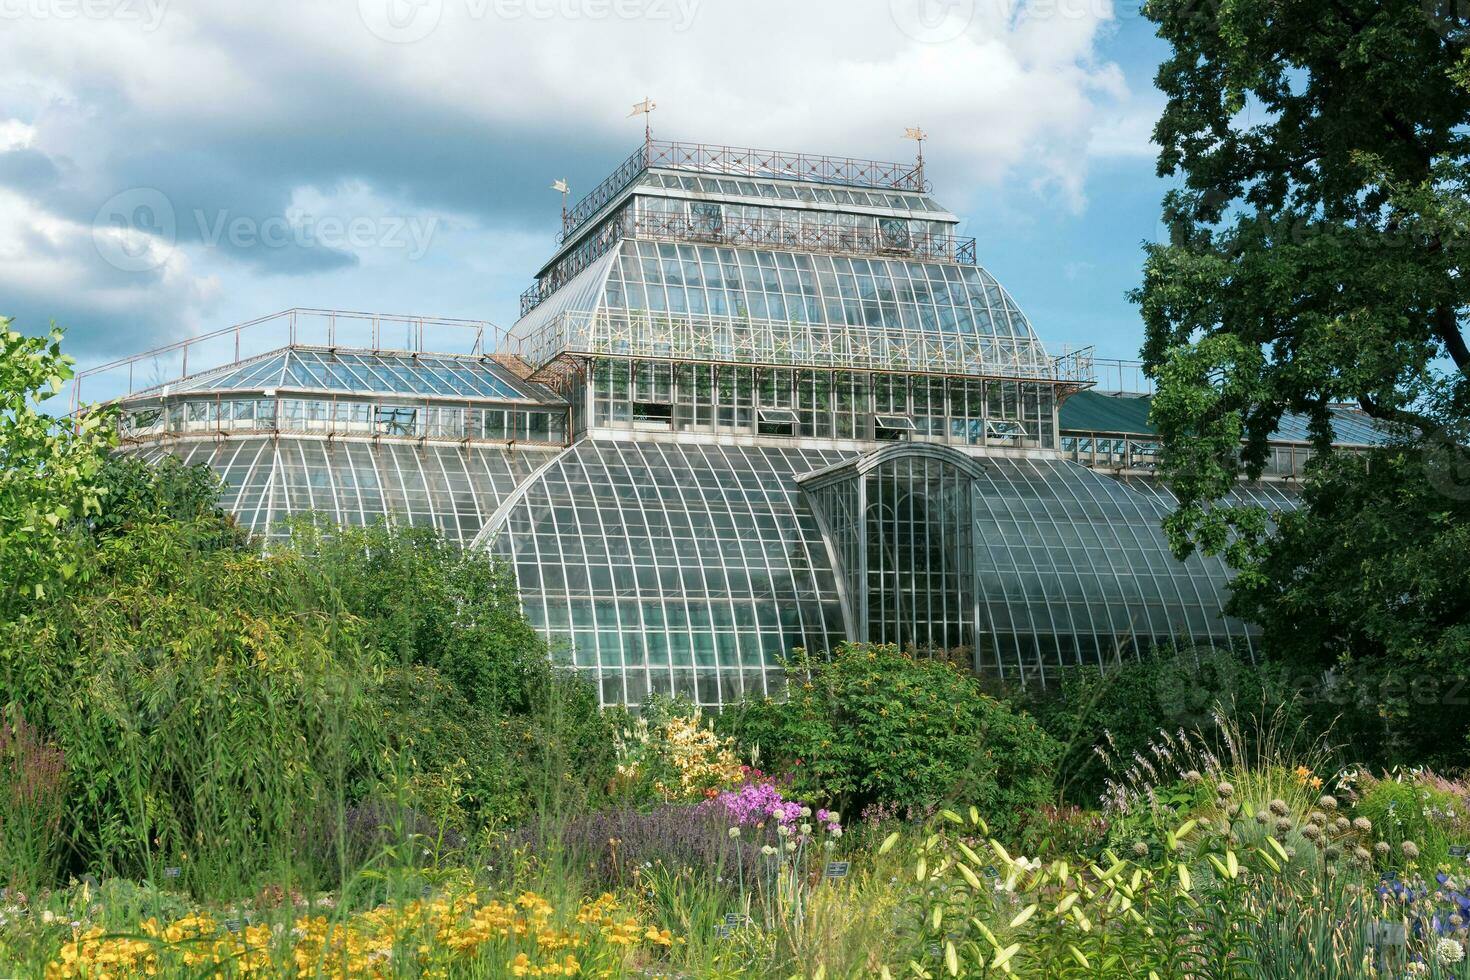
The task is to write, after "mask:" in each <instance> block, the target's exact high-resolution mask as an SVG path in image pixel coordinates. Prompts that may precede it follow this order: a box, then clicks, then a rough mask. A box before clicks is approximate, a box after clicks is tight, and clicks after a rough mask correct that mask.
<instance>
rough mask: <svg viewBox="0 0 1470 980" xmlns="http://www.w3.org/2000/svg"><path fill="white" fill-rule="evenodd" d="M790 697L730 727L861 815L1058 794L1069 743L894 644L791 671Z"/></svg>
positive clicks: (747, 709) (967, 679) (803, 783)
mask: <svg viewBox="0 0 1470 980" xmlns="http://www.w3.org/2000/svg"><path fill="white" fill-rule="evenodd" d="M786 674H787V680H788V698H787V700H786V701H784V702H783V701H775V700H772V699H764V700H761V701H755V702H747V703H744V704H741V705H738V706H736V707H733V708H731V709H728V710H727V711H726V712H725V713H724V714H723V715H722V716H721V724H722V726H723V727H724V728H725V730H727V731H729V732H730V733H732V734H734V735H735V736H736V737H737V739H738V740H739V742H740V744H741V745H742V746H744V747H745V748H746V749H747V751H750V752H753V753H754V752H758V753H759V756H760V758H761V759H762V760H764V761H765V762H766V763H767V768H768V769H772V770H786V771H789V772H790V773H791V775H792V786H791V789H792V792H793V793H794V794H795V795H797V796H799V797H803V798H808V799H814V800H819V801H821V802H826V803H834V804H838V807H837V808H838V809H840V810H843V811H848V812H857V811H859V810H861V809H862V808H863V807H865V806H868V805H870V804H875V803H882V804H889V805H894V806H904V807H923V806H925V805H929V804H932V803H935V802H936V801H939V800H942V799H945V798H946V797H948V796H950V795H951V794H953V793H955V792H962V793H963V794H964V795H965V796H966V797H967V799H973V800H979V801H983V802H984V803H985V805H986V807H987V808H988V810H989V812H992V813H996V814H1003V815H1006V816H1009V815H1011V814H1015V813H1018V812H1019V811H1022V810H1025V809H1029V808H1032V807H1035V806H1037V805H1039V804H1041V803H1043V802H1047V801H1049V800H1051V799H1052V797H1053V795H1054V793H1053V786H1052V778H1053V776H1054V774H1055V770H1056V762H1057V758H1058V756H1059V755H1060V752H1061V748H1060V746H1059V745H1058V743H1057V742H1056V741H1055V740H1054V739H1053V738H1051V736H1049V735H1047V734H1046V733H1045V732H1044V731H1042V730H1041V728H1040V727H1039V726H1038V725H1037V724H1036V722H1035V721H1033V720H1032V719H1031V718H1030V717H1029V716H1028V715H1026V714H1025V713H1023V712H1017V711H1013V710H1012V709H1011V708H1009V707H1008V706H1006V705H1005V704H1004V703H1002V702H1000V701H997V700H996V699H995V698H992V697H990V696H988V695H986V694H985V693H984V692H983V691H982V690H981V689H980V684H979V681H978V680H977V679H976V678H975V677H973V676H972V675H970V674H967V673H964V672H962V671H960V670H958V669H957V668H955V667H953V666H951V665H949V664H947V663H944V662H942V661H939V660H932V659H925V658H918V657H913V656H910V655H908V654H905V653H903V652H901V651H900V650H899V649H898V648H897V647H894V646H866V645H859V644H844V645H843V646H841V647H840V648H838V649H837V650H836V651H835V652H834V653H833V655H832V657H831V659H830V660H826V659H822V658H819V657H813V656H810V655H808V654H806V653H805V652H804V651H798V652H797V654H796V656H795V657H794V658H793V659H791V660H790V661H788V663H787V665H786Z"/></svg>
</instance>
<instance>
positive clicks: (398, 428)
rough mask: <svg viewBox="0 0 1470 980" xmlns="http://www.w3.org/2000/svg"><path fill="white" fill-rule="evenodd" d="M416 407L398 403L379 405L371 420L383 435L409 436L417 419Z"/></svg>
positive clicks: (412, 432)
mask: <svg viewBox="0 0 1470 980" xmlns="http://www.w3.org/2000/svg"><path fill="white" fill-rule="evenodd" d="M418 414H419V412H418V409H416V408H405V407H402V406H398V405H379V406H377V409H376V410H375V412H374V417H373V421H374V422H375V424H376V425H377V429H378V431H379V432H381V433H382V434H383V435H389V436H411V435H413V434H414V429H415V428H416V423H417V421H418Z"/></svg>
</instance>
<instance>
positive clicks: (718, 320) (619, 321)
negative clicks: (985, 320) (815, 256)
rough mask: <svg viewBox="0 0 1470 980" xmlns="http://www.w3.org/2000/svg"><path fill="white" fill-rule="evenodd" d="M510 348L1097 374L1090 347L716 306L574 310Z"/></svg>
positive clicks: (931, 370)
mask: <svg viewBox="0 0 1470 980" xmlns="http://www.w3.org/2000/svg"><path fill="white" fill-rule="evenodd" d="M506 344H507V348H506V349H507V350H509V351H510V352H512V353H515V354H517V355H518V356H520V357H521V358H522V359H524V360H525V361H526V362H527V363H529V364H530V365H531V366H532V368H534V369H536V370H537V371H540V370H541V369H543V368H546V367H547V366H548V365H550V364H552V362H554V361H557V360H559V359H561V358H564V357H565V356H567V355H571V356H573V357H577V356H610V357H645V358H658V359H666V360H685V361H705V362H716V363H734V364H762V365H774V366H801V367H811V368H850V369H857V370H868V371H889V372H894V373H922V374H945V375H966V376H981V377H1000V378H1018V379H1034V380H1044V381H1054V382H1067V383H1071V384H1077V385H1088V384H1090V383H1091V371H1092V359H1091V351H1090V350H1085V351H1077V352H1074V353H1072V354H1068V355H1066V356H1064V357H1059V358H1052V357H1049V356H1047V354H1046V351H1045V349H1044V348H1043V347H1042V346H1041V344H1040V343H1038V342H1037V341H1035V340H1032V339H1019V338H1014V337H991V336H980V335H968V334H958V333H938V332H935V331H930V330H906V329H902V328H880V327H869V326H855V325H846V324H843V325H837V326H832V325H827V324H812V323H792V322H788V321H785V320H768V319H756V318H751V317H735V316H719V315H714V314H694V313H679V314H662V313H646V312H628V311H620V310H614V311H608V310H599V311H595V312H589V311H581V310H570V311H567V312H564V313H559V314H557V315H556V316H554V317H551V318H550V319H548V320H547V321H546V322H545V323H544V324H542V325H540V326H539V327H538V328H537V329H536V330H534V331H533V332H531V333H529V334H526V335H522V336H515V335H511V336H509V337H507V338H506Z"/></svg>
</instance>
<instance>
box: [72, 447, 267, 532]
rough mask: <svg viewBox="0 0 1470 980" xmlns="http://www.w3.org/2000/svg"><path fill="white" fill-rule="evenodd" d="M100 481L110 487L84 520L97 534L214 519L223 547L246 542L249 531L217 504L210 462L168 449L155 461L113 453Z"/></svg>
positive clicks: (217, 488)
mask: <svg viewBox="0 0 1470 980" xmlns="http://www.w3.org/2000/svg"><path fill="white" fill-rule="evenodd" d="M97 482H98V484H99V485H101V486H103V487H106V488H107V493H106V495H105V496H104V497H103V498H102V506H101V508H100V509H99V510H98V511H97V513H95V514H93V515H91V516H90V517H88V518H87V520H86V521H85V523H84V527H85V529H86V530H87V532H88V533H89V534H91V535H92V536H93V537H94V538H106V537H111V536H114V535H117V534H122V533H124V532H126V531H128V530H130V529H131V528H133V527H134V526H136V525H138V524H140V523H141V524H150V523H156V522H159V521H177V522H181V523H184V524H192V525H194V526H196V527H198V528H199V529H201V530H205V529H208V528H209V527H210V526H211V525H213V526H214V527H215V529H216V530H217V532H218V535H219V540H218V542H217V544H218V546H219V547H240V546H243V545H244V544H245V541H246V537H247V535H246V532H245V531H244V529H243V528H241V527H239V526H238V525H237V524H236V523H235V520H234V517H233V516H232V515H230V514H228V513H226V512H225V511H224V509H223V508H221V507H220V505H219V494H220V488H221V484H220V480H219V478H218V477H217V476H215V475H214V472H213V471H212V470H211V469H210V468H209V467H208V466H205V465H203V464H198V465H194V466H189V465H186V464H185V463H184V462H183V461H182V460H180V459H179V458H178V457H177V456H173V455H169V454H165V455H163V456H161V457H160V458H159V459H158V460H157V461H155V462H147V461H145V460H143V459H141V458H140V457H138V456H134V455H124V454H114V455H111V456H108V457H107V459H106V461H105V462H104V463H103V464H102V469H101V470H100V471H99V472H98V475H97ZM199 544H200V546H203V545H204V544H205V542H203V541H200V542H199Z"/></svg>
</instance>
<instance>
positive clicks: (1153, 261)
mask: <svg viewBox="0 0 1470 980" xmlns="http://www.w3.org/2000/svg"><path fill="white" fill-rule="evenodd" d="M1145 9H1146V13H1147V15H1148V16H1149V18H1150V19H1152V20H1153V21H1154V22H1155V23H1156V24H1157V25H1158V32H1159V35H1160V36H1161V37H1163V38H1164V39H1165V40H1167V41H1168V42H1169V43H1170V45H1171V46H1172V48H1173V53H1172V55H1171V56H1170V57H1169V58H1168V59H1167V60H1166V61H1165V63H1164V64H1163V66H1162V67H1161V68H1160V70H1159V73H1158V78H1157V82H1158V85H1159V88H1160V89H1161V90H1162V91H1163V92H1164V94H1165V95H1166V96H1167V99H1168V102H1167V105H1166V107H1165V109H1164V112H1163V115H1162V117H1161V118H1160V120H1159V122H1158V124H1157V126H1156V127H1155V130H1154V138H1155V141H1156V142H1157V143H1158V144H1159V145H1160V147H1161V150H1160V155H1159V162H1158V170H1159V173H1160V175H1161V176H1176V177H1179V178H1182V181H1181V186H1179V187H1178V188H1177V189H1175V190H1173V191H1171V192H1170V193H1169V194H1168V195H1167V196H1166V197H1165V200H1164V218H1165V221H1166V224H1167V227H1168V229H1169V240H1168V242H1167V243H1162V244H1154V245H1150V246H1148V247H1147V249H1146V251H1147V256H1146V263H1145V267H1144V280H1143V285H1142V287H1141V288H1140V289H1139V290H1137V291H1136V293H1135V294H1134V298H1135V300H1136V301H1137V302H1139V303H1140V305H1141V310H1142V315H1143V319H1144V324H1145V330H1146V339H1145V343H1144V348H1143V357H1144V361H1145V366H1146V370H1148V371H1149V372H1150V373H1151V375H1152V376H1153V377H1154V378H1155V379H1156V382H1157V389H1158V390H1157V395H1156V397H1155V399H1154V403H1153V416H1152V418H1153V420H1154V422H1155V424H1156V425H1157V426H1158V428H1159V431H1160V434H1161V437H1162V442H1163V453H1162V460H1161V468H1162V471H1163V475H1164V477H1165V478H1166V479H1167V480H1168V482H1169V483H1170V485H1171V487H1172V489H1173V490H1174V492H1175V494H1176V495H1177V496H1178V498H1179V507H1178V509H1177V511H1176V512H1175V513H1174V514H1173V515H1171V516H1170V517H1169V518H1168V520H1167V521H1166V529H1167V531H1168V532H1169V535H1170V540H1171V543H1172V544H1173V546H1174V548H1175V550H1176V552H1178V553H1179V554H1181V555H1183V554H1187V553H1188V552H1189V551H1190V550H1191V549H1193V548H1195V547H1199V548H1202V549H1204V550H1206V551H1210V552H1220V551H1223V552H1224V553H1225V554H1226V555H1227V557H1228V558H1229V559H1230V560H1231V561H1232V563H1233V564H1235V565H1236V567H1237V568H1238V569H1239V570H1240V575H1239V577H1238V579H1237V587H1236V590H1235V595H1234V598H1233V600H1232V607H1231V608H1232V610H1233V611H1236V612H1238V613H1241V614H1242V615H1245V616H1247V617H1249V618H1253V619H1255V620H1257V621H1258V622H1261V623H1262V625H1263V626H1264V628H1265V632H1266V641H1267V642H1266V646H1267V648H1268V649H1272V648H1278V647H1279V648H1282V649H1287V650H1290V651H1293V652H1296V653H1303V652H1304V651H1305V649H1306V648H1311V650H1312V653H1311V655H1310V658H1309V659H1310V660H1311V661H1313V662H1315V663H1318V664H1334V663H1338V662H1340V661H1341V660H1342V658H1344V657H1352V658H1354V659H1356V660H1357V661H1358V662H1359V663H1377V664H1379V665H1380V666H1387V665H1388V664H1390V663H1393V662H1394V661H1395V658H1402V657H1403V656H1407V655H1408V654H1409V653H1410V648H1412V650H1413V651H1414V657H1413V658H1411V661H1402V660H1400V662H1399V666H1401V667H1402V666H1408V665H1409V664H1410V663H1412V664H1422V663H1424V662H1425V661H1423V660H1422V659H1421V658H1420V654H1423V653H1425V652H1426V651H1427V650H1428V649H1429V648H1431V647H1433V648H1435V651H1436V652H1435V653H1434V656H1433V658H1432V659H1433V660H1434V661H1436V662H1439V663H1463V662H1466V661H1465V660H1464V659H1463V657H1462V658H1461V659H1459V660H1456V659H1455V657H1454V656H1451V655H1450V654H1451V652H1452V651H1458V652H1459V653H1460V654H1463V653H1464V652H1466V650H1465V648H1464V643H1465V640H1464V639H1463V637H1462V633H1463V624H1464V622H1465V620H1466V613H1467V612H1470V599H1467V598H1466V597H1470V587H1467V586H1470V581H1466V580H1464V576H1463V573H1462V571H1460V569H1459V567H1458V566H1460V565H1462V563H1461V562H1450V563H1448V564H1447V563H1445V562H1443V561H1442V560H1441V561H1439V562H1437V563H1434V564H1424V563H1423V562H1424V561H1426V560H1428V559H1430V558H1431V556H1443V555H1444V554H1446V553H1453V548H1454V547H1456V546H1457V542H1460V541H1461V540H1462V538H1463V535H1464V533H1465V528H1466V526H1467V523H1470V508H1467V505H1466V496H1467V494H1466V493H1464V492H1463V491H1464V489H1465V487H1464V486H1462V485H1461V484H1462V482H1463V481H1462V480H1459V479H1457V473H1456V469H1457V468H1459V467H1462V466H1463V460H1464V459H1465V458H1466V456H1465V453H1464V448H1463V447H1464V446H1465V442H1466V434H1467V420H1470V382H1467V374H1466V372H1467V371H1470V349H1467V346H1466V339H1465V332H1464V328H1465V318H1466V311H1467V304H1470V279H1467V277H1466V276H1465V275H1464V274H1463V273H1462V266H1463V264H1464V260H1465V250H1466V243H1467V239H1466V236H1465V234H1464V232H1465V230H1466V228H1467V218H1470V205H1467V201H1466V191H1467V189H1470V152H1467V151H1470V131H1467V128H1466V123H1467V122H1470V85H1467V81H1470V60H1467V53H1466V46H1465V43H1466V38H1467V36H1470V27H1467V23H1466V21H1465V19H1464V15H1465V12H1466V11H1465V7H1464V5H1463V4H1458V3H1450V2H1448V0H1445V2H1440V0H1427V2H1426V0H1329V2H1325V3H1324V2H1321V0H1240V2H1234V3H1229V4H1211V5H1206V6H1202V5H1201V4H1200V3H1199V2H1198V0H1149V3H1148V4H1147V6H1146V8H1145ZM1344 402H1345V403H1349V404H1351V405H1353V406H1356V407H1358V408H1360V409H1361V410H1362V411H1363V412H1366V413H1367V414H1368V415H1370V416H1371V417H1372V418H1374V419H1376V420H1378V422H1379V423H1380V424H1381V425H1382V426H1383V429H1384V431H1385V433H1386V435H1387V436H1388V437H1389V438H1390V439H1391V441H1392V445H1390V446H1388V447H1386V448H1383V449H1379V450H1374V451H1372V452H1369V453H1366V454H1360V455H1358V456H1357V457H1356V458H1355V459H1351V460H1344V459H1337V458H1336V456H1338V455H1339V454H1340V453H1341V451H1340V450H1339V451H1334V450H1333V448H1332V446H1331V441H1332V438H1333V406H1334V405H1336V404H1338V403H1344ZM1287 412H1293V413H1300V414H1301V415H1304V416H1305V417H1306V418H1307V419H1308V421H1309V429H1310V434H1311V438H1312V442H1313V462H1312V464H1311V465H1310V466H1309V475H1308V489H1307V492H1306V493H1305V494H1304V496H1303V497H1302V507H1301V509H1300V510H1299V511H1298V512H1296V513H1294V514H1291V515H1288V516H1286V517H1284V518H1282V520H1281V524H1280V527H1279V533H1277V534H1274V535H1271V534H1268V533H1267V531H1268V521H1267V518H1266V515H1265V514H1264V513H1262V512H1261V511H1260V510H1258V509H1253V508H1249V507H1240V506H1226V505H1225V504H1224V503H1223V502H1222V498H1224V497H1225V496H1226V495H1227V494H1228V492H1229V491H1230V489H1231V487H1232V486H1233V484H1234V482H1235V480H1236V479H1237V476H1238V474H1239V473H1240V472H1241V471H1242V470H1243V471H1244V472H1245V473H1246V474H1247V475H1248V476H1258V475H1259V474H1260V473H1261V471H1262V468H1263V466H1264V464H1265V462H1266V461H1267V458H1268V439H1269V437H1270V435H1271V434H1272V432H1273V431H1274V430H1275V429H1276V427H1277V424H1278V423H1279V422H1280V420H1281V417H1282V415H1283V414H1284V413H1287ZM1368 474H1372V477H1371V478H1369V477H1368ZM1365 480H1367V481H1368V482H1366V483H1365V482H1364V481H1365ZM1370 487H1371V491H1372V492H1365V491H1366V490H1368V488H1370ZM1446 491H1448V492H1446ZM1447 549H1448V550H1447ZM1394 553H1397V554H1400V555H1415V556H1418V557H1419V558H1420V559H1421V562H1420V563H1419V564H1418V565H1417V567H1399V568H1397V569H1396V570H1394V572H1393V573H1392V574H1390V573H1389V571H1388V569H1387V567H1386V566H1385V565H1383V564H1382V562H1381V559H1384V558H1385V557H1386V556H1388V555H1391V554H1394ZM1370 569H1373V570H1376V571H1375V574H1376V572H1382V573H1383V576H1382V577H1381V578H1374V577H1372V576H1370V575H1369V570H1370ZM1455 593H1457V595H1458V598H1457V599H1453V600H1448V599H1446V598H1445V596H1448V595H1450V594H1455ZM1309 597H1310V601H1309ZM1408 637H1413V640H1412V642H1410V641H1408V640H1407V638H1408ZM1396 638H1398V639H1404V640H1405V642H1402V643H1400V642H1397V639H1396Z"/></svg>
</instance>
